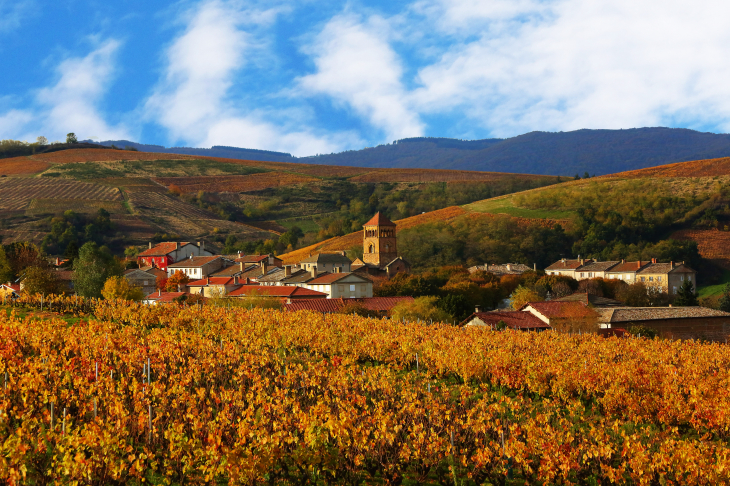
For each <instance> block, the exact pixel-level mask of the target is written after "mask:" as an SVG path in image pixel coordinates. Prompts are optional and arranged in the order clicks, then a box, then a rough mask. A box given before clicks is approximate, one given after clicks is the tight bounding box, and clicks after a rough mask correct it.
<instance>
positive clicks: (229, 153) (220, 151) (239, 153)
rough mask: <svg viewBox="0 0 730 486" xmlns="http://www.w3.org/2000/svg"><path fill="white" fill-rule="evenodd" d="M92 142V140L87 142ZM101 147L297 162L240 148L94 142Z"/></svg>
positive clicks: (262, 151) (288, 157)
mask: <svg viewBox="0 0 730 486" xmlns="http://www.w3.org/2000/svg"><path fill="white" fill-rule="evenodd" d="M85 142H90V140H85ZM94 143H98V144H99V145H104V146H106V147H111V146H112V145H114V146H115V147H119V148H126V147H134V148H136V149H137V150H139V151H140V152H152V153H165V154H183V155H199V156H204V157H219V158H223V159H241V160H261V161H266V162H295V160H294V159H295V157H292V155H291V154H287V153H284V152H272V151H270V150H257V149H246V148H238V147H225V146H222V145H214V146H213V147H211V148H209V149H206V148H195V147H163V146H162V145H146V144H143V143H137V142H130V141H129V140H107V141H105V142H94Z"/></svg>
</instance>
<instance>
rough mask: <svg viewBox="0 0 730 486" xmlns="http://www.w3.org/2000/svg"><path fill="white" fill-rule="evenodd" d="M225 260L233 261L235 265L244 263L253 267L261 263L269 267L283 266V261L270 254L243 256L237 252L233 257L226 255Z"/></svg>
mask: <svg viewBox="0 0 730 486" xmlns="http://www.w3.org/2000/svg"><path fill="white" fill-rule="evenodd" d="M226 258H229V259H231V260H233V261H234V262H236V263H246V264H254V265H260V264H261V262H264V261H265V262H266V264H267V266H269V267H279V268H281V267H283V266H284V260H282V259H281V258H278V257H275V256H274V255H272V254H268V255H245V254H243V253H241V252H238V253H237V254H235V255H226Z"/></svg>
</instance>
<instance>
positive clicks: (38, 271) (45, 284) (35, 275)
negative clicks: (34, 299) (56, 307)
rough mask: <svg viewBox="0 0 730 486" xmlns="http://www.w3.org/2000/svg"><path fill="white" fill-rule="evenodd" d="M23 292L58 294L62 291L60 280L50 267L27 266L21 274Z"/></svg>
mask: <svg viewBox="0 0 730 486" xmlns="http://www.w3.org/2000/svg"><path fill="white" fill-rule="evenodd" d="M21 278H22V283H23V292H26V293H28V294H31V295H33V294H44V295H49V294H60V293H62V292H63V286H62V283H61V280H60V279H59V278H58V275H56V272H55V271H54V270H51V269H50V268H41V267H29V268H26V269H25V270H24V271H23V275H22V277H21Z"/></svg>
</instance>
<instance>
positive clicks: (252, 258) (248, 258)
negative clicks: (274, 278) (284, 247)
mask: <svg viewBox="0 0 730 486" xmlns="http://www.w3.org/2000/svg"><path fill="white" fill-rule="evenodd" d="M271 258H273V259H274V260H279V261H281V258H277V257H275V256H273V255H272V256H271ZM268 259H269V255H241V256H236V258H235V261H237V262H243V263H260V262H262V261H264V260H267V261H268Z"/></svg>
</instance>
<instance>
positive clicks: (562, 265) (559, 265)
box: [545, 260, 593, 270]
mask: <svg viewBox="0 0 730 486" xmlns="http://www.w3.org/2000/svg"><path fill="white" fill-rule="evenodd" d="M592 262H593V260H584V264H586V263H592ZM580 266H581V263H580V260H564V261H563V260H558V261H557V262H555V263H553V264H552V265H550V266H549V267H547V268H546V269H545V270H575V269H576V268H578V267H580Z"/></svg>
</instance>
